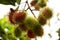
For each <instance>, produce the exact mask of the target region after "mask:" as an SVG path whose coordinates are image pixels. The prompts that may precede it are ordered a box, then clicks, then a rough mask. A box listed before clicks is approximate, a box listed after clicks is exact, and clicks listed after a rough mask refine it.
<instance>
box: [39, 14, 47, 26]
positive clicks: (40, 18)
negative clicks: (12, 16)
mask: <svg viewBox="0 0 60 40" xmlns="http://www.w3.org/2000/svg"><path fill="white" fill-rule="evenodd" d="M38 21H39V23H40V24H41V25H44V24H46V21H47V20H46V19H45V18H44V17H43V16H42V15H39V16H38Z"/></svg>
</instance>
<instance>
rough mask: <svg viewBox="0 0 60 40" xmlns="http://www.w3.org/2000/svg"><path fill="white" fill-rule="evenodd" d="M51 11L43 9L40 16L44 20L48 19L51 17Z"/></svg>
mask: <svg viewBox="0 0 60 40" xmlns="http://www.w3.org/2000/svg"><path fill="white" fill-rule="evenodd" d="M52 14H53V13H52V10H51V9H50V8H43V10H42V15H43V17H44V18H46V19H50V18H51V17H52Z"/></svg>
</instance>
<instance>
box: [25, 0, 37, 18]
mask: <svg viewBox="0 0 60 40" xmlns="http://www.w3.org/2000/svg"><path fill="white" fill-rule="evenodd" d="M26 3H27V5H28V9H30V11H31V13H32V14H33V16H34V17H35V18H36V16H35V14H34V13H33V11H32V10H31V8H30V6H29V4H28V0H27V1H26Z"/></svg>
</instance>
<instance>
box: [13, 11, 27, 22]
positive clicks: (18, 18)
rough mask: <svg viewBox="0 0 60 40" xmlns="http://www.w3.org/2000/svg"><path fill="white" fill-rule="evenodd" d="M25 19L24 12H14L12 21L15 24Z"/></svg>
mask: <svg viewBox="0 0 60 40" xmlns="http://www.w3.org/2000/svg"><path fill="white" fill-rule="evenodd" d="M25 17H26V12H24V11H19V12H16V14H14V15H13V21H14V22H15V23H22V22H23V21H24V19H25Z"/></svg>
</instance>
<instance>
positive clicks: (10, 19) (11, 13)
mask: <svg viewBox="0 0 60 40" xmlns="http://www.w3.org/2000/svg"><path fill="white" fill-rule="evenodd" d="M14 13H15V10H14V9H12V8H10V13H9V15H8V17H9V21H10V23H11V24H15V23H14V22H13V20H12V19H13V18H12V17H13V15H14Z"/></svg>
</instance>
